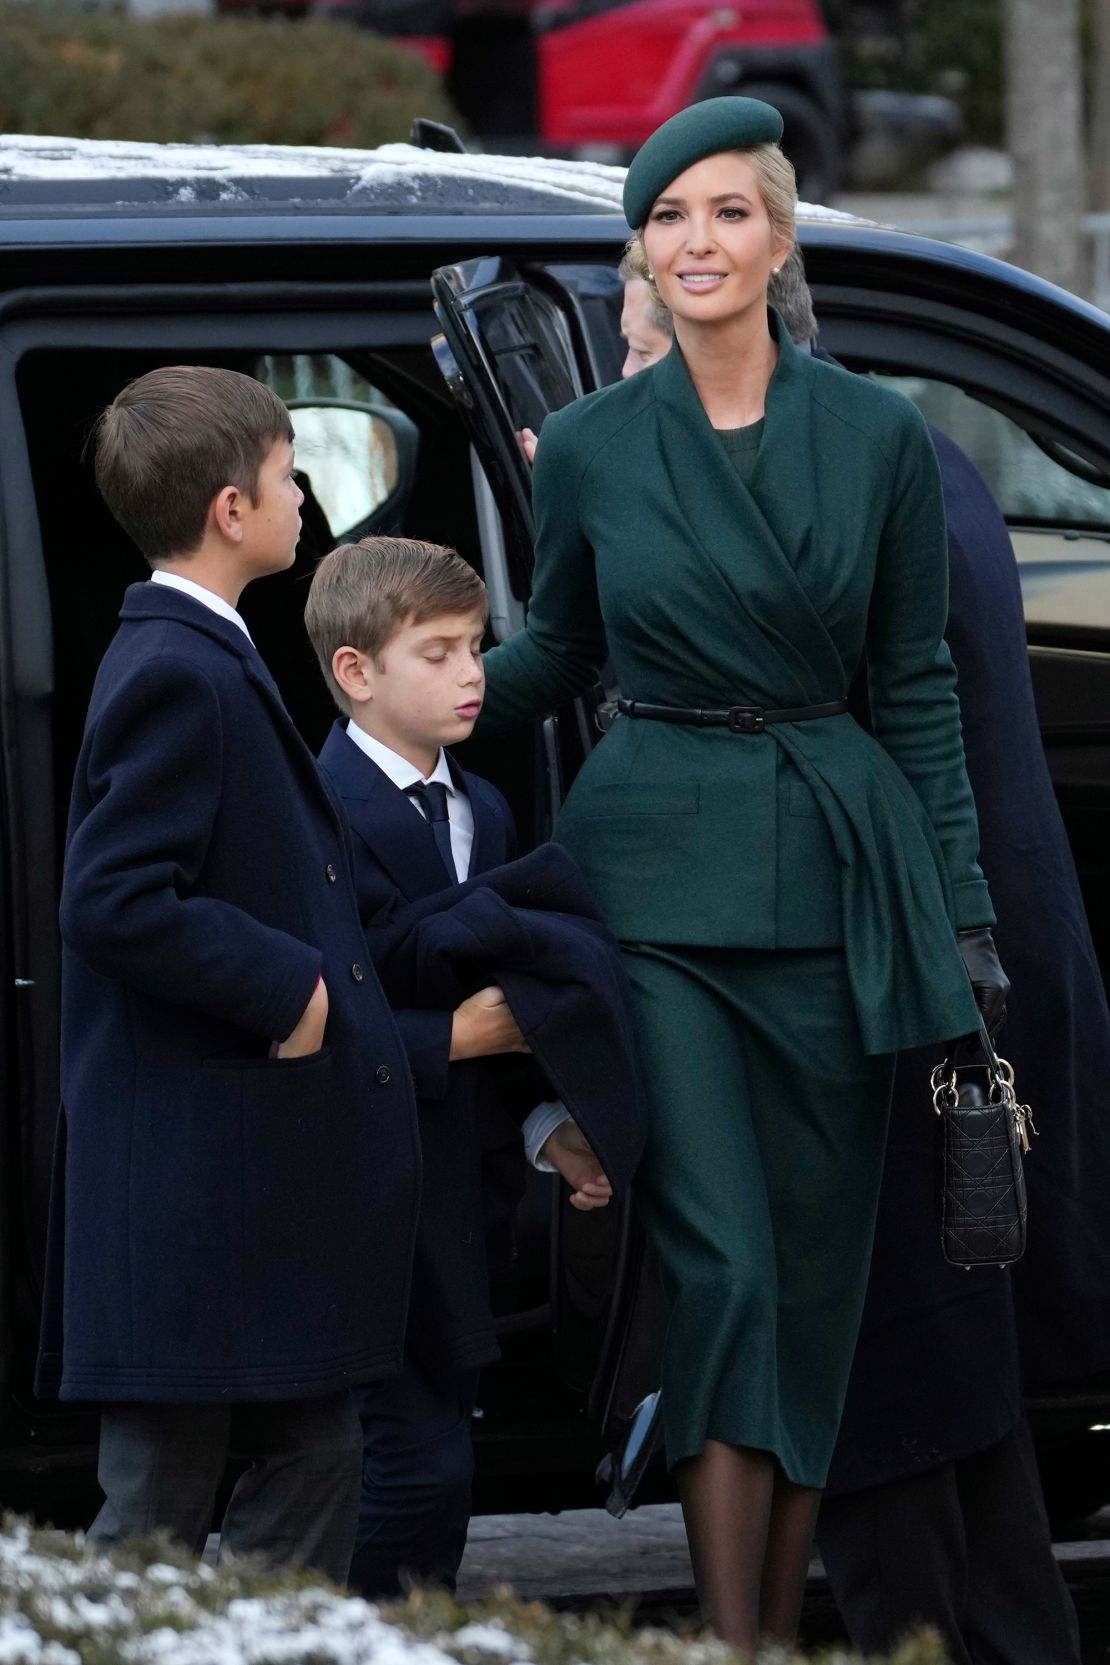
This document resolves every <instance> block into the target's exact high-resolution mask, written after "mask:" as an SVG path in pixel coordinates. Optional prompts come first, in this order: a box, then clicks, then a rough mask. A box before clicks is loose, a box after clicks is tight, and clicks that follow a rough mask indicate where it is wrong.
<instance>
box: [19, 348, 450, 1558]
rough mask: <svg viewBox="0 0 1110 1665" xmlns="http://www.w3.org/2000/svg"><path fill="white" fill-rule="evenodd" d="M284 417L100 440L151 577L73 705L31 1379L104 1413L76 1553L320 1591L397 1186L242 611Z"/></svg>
mask: <svg viewBox="0 0 1110 1665" xmlns="http://www.w3.org/2000/svg"><path fill="white" fill-rule="evenodd" d="M292 440H293V433H292V428H291V426H290V422H289V416H288V413H287V411H286V409H285V407H284V405H283V404H282V403H281V401H280V400H279V399H278V398H277V397H276V395H275V394H273V393H272V392H271V391H270V390H269V389H268V388H266V387H264V386H262V385H261V384H259V383H258V382H255V381H253V380H251V379H250V378H249V377H247V376H242V375H238V374H236V373H233V372H231V371H226V370H215V369H204V368H200V367H194V366H189V367H177V368H168V369H163V370H156V371H154V372H152V373H151V374H150V375H147V376H143V377H141V378H140V379H139V380H138V381H136V382H133V383H132V384H131V385H130V386H129V387H127V388H125V389H124V391H123V392H122V393H121V394H120V395H119V397H118V398H117V399H116V400H115V402H114V403H113V404H112V405H111V406H110V407H109V409H108V410H107V411H106V412H105V413H104V415H103V416H102V418H101V421H100V424H99V428H98V433H97V449H96V472H97V483H98V485H99V487H100V490H101V492H102V493H103V495H104V497H105V499H106V501H107V502H108V505H109V507H110V508H111V509H112V512H113V513H114V514H115V516H116V518H117V519H118V520H119V521H120V523H121V525H122V526H123V527H124V529H125V530H126V531H127V532H128V533H129V535H130V536H131V537H133V538H134V540H135V542H136V543H137V544H138V545H139V547H140V549H142V550H143V552H144V554H145V555H146V556H147V558H148V560H149V561H150V564H151V566H152V567H153V568H154V575H153V579H152V581H151V582H150V583H148V584H136V585H133V586H132V587H131V588H130V589H129V590H128V591H127V593H126V595H125V597H124V603H123V609H122V613H121V620H122V622H121V625H120V628H119V631H118V632H117V634H116V636H115V638H114V640H113V642H112V643H111V645H110V647H109V649H108V651H107V653H106V655H105V657H104V660H103V663H102V665H101V667H100V671H99V673H98V676H97V680H96V684H95V687H94V689H93V694H92V700H91V704H90V708H89V713H88V720H87V724H86V730H85V738H84V743H83V746H82V749H81V753H80V757H79V759H78V764H77V770H76V775H75V779H74V786H73V800H72V807H71V814H70V824H69V835H68V842H67V849H66V862H65V876H64V881H63V887H62V904H61V930H62V938H63V1015H62V1085H63V1099H64V1110H63V1116H62V1122H61V1127H60V1136H59V1141H58V1151H57V1159H56V1189H55V1194H54V1198H53V1206H52V1218H51V1235H52V1243H51V1256H50V1270H49V1274H48V1288H47V1299H46V1303H45V1315H44V1335H43V1346H42V1355H41V1359H40V1378H39V1379H40V1385H41V1386H42V1387H43V1388H48V1387H50V1386H54V1387H55V1388H57V1389H58V1391H60V1394H61V1397H62V1398H63V1399H81V1400H86V1399H92V1400H98V1399H99V1400H102V1401H104V1411H103V1420H102V1429H101V1444H100V1464H99V1475H100V1481H101V1485H102V1487H103V1489H104V1492H105V1494H106V1501H105V1503H104V1506H103V1508H102V1509H101V1511H100V1514H99V1515H98V1516H97V1519H96V1521H95V1523H94V1525H93V1527H92V1530H91V1536H92V1537H93V1538H95V1539H99V1540H100V1541H102V1542H114V1541H116V1540H118V1539H121V1538H125V1537H128V1536H130V1535H132V1534H135V1533H142V1532H149V1531H151V1530H153V1529H155V1528H159V1527H161V1528H165V1529H167V1530H168V1531H170V1532H171V1533H172V1534H173V1535H174V1536H175V1537H176V1538H178V1539H180V1540H181V1541H182V1542H184V1543H185V1544H186V1545H189V1546H191V1547H192V1548H193V1549H194V1550H197V1551H199V1550H200V1549H201V1548H202V1547H203V1544H204V1539H205V1536H206V1534H207V1532H208V1530H209V1527H210V1525H211V1521H212V1512H213V1504H214V1500H215V1495H216V1488H217V1486H218V1484H219V1482H220V1479H221V1476H222V1473H223V1470H224V1465H225V1460H226V1458H227V1455H228V1451H229V1448H231V1447H234V1449H235V1450H236V1451H242V1452H245V1453H246V1455H247V1456H248V1457H249V1458H250V1466H249V1468H248V1469H247V1472H246V1473H245V1474H244V1475H243V1476H242V1477H241V1478H240V1479H239V1481H238V1483H237V1485H236V1486H235V1489H234V1492H233V1494H232V1497H231V1502H230V1504H229V1506H228V1509H227V1512H226V1514H225V1517H224V1521H223V1537H222V1547H224V1548H227V1549H228V1550H230V1551H232V1552H245V1551H248V1550H250V1551H255V1552H258V1553H261V1554H263V1555H264V1556H266V1557H267V1558H268V1559H270V1560H271V1561H273V1562H279V1561H280V1562H301V1563H308V1564H311V1565H312V1566H314V1567H317V1568H319V1569H321V1570H322V1571H324V1572H326V1573H328V1574H330V1575H331V1576H332V1577H333V1578H335V1579H337V1580H340V1581H341V1580H342V1579H343V1578H344V1577H345V1575H346V1571H347V1566H348V1563H349V1560H350V1553H351V1546H352V1543H353V1539H354V1529H355V1521H356V1515H357V1505H358V1486H359V1469H360V1461H359V1457H360V1451H361V1434H360V1428H359V1422H358V1417H357V1414H356V1410H355V1406H354V1402H353V1399H352V1395H351V1388H352V1386H354V1385H357V1384H360V1383H363V1382H366V1381H368V1380H371V1379H373V1378H375V1377H377V1376H379V1375H382V1374H386V1373H388V1372H389V1371H391V1370H395V1369H396V1368H397V1367H398V1365H399V1363H400V1358H401V1351H402V1341H403V1332H404V1314H405V1305H406V1297H407V1285H408V1275H409V1265H410V1256H411V1247H412V1242H413V1236H414V1231H415V1220H416V1210H417V1200H418V1186H419V1146H418V1138H417V1130H416V1119H415V1101H414V1098H413V1094H412V1089H411V1082H410V1079H409V1073H408V1069H407V1064H406V1059H405V1053H404V1048H403V1045H402V1043H401V1040H400V1037H399V1036H398V1034H397V1030H396V1027H395V1025H394V1023H393V1019H392V1016H391V1014H390V1012H389V1009H388V1006H387V1005H386V1002H385V999H384V996H383V994H382V991H381V988H380V985H379V983H378V980H377V977H376V975H375V972H374V970H373V967H372V966H371V964H370V962H369V959H368V956H367V952H366V945H365V938H364V937H363V934H362V930H361V926H360V921H359V915H358V908H357V903H356V899H355V893H354V888H353V883H352V878H351V872H350V866H349V861H348V854H347V844H346V833H345V828H344V826H343V823H342V819H341V814H340V812H339V810H338V809H337V807H336V806H335V804H334V802H333V800H332V798H331V796H330V794H329V792H328V790H327V788H326V785H325V784H324V782H323V781H322V780H321V778H320V776H319V773H318V770H317V768H316V765H315V762H314V760H313V758H312V756H311V754H310V753H309V752H308V750H307V748H306V747H305V745H304V743H303V741H302V740H301V738H300V736H299V734H298V733H297V731H296V729H295V728H294V726H293V724H292V722H291V720H290V718H289V716H288V715H287V713H286V711H285V708H284V706H283V704H282V701H281V698H280V695H279V694H278V691H277V688H276V686H275V684H274V683H273V681H272V680H271V678H270V676H269V673H268V672H267V670H266V667H265V665H264V664H263V663H262V661H261V659H260V657H259V655H258V653H257V651H256V649H255V647H254V645H253V643H252V641H251V639H250V636H249V635H248V633H247V630H246V626H245V625H244V624H243V621H242V619H241V618H240V616H239V614H238V613H237V612H236V610H235V608H236V603H237V601H238V599H239V596H240V593H241V592H242V590H243V589H244V587H245V586H246V585H247V584H248V583H249V582H251V581H252V580H253V579H255V578H259V577H263V576H265V575H266V574H267V573H273V572H278V571H280V570H282V569H283V568H286V567H288V566H290V565H291V563H292V561H293V555H294V549H295V546H296V543H297V537H298V532H299V528H300V516H299V513H298V510H299V505H300V503H301V492H300V490H299V489H298V487H297V485H296V483H295V481H294V479H293V476H292V468H293V445H292Z"/></svg>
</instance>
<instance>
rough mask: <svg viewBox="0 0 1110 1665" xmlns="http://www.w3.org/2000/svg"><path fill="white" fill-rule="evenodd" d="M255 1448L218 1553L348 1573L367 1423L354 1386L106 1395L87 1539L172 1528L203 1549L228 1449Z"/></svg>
mask: <svg viewBox="0 0 1110 1665" xmlns="http://www.w3.org/2000/svg"><path fill="white" fill-rule="evenodd" d="M232 1450H234V1451H235V1452H236V1453H237V1454H240V1453H241V1454H242V1455H244V1456H246V1457H247V1458H248V1459H249V1465H250V1466H249V1467H248V1468H247V1469H246V1471H245V1473H243V1474H242V1475H240V1477H239V1479H238V1480H237V1481H236V1484H235V1488H234V1490H233V1492H232V1494H231V1499H230V1501H229V1503H228V1505H227V1509H226V1511H225V1513H224V1518H223V1524H222V1527H221V1529H220V1558H221V1560H222V1559H223V1558H224V1557H225V1556H228V1555H257V1556H260V1557H262V1559H263V1560H265V1561H266V1562H267V1564H268V1565H270V1566H275V1567H276V1566H304V1567H311V1568H313V1569H314V1570H315V1571H317V1572H322V1573H324V1574H326V1575H327V1577H329V1578H330V1579H332V1580H333V1581H334V1582H335V1583H336V1584H344V1583H345V1582H346V1579H347V1569H348V1567H349V1566H350V1564H351V1551H352V1550H353V1548H354V1542H355V1526H356V1524H357V1521H358V1499H359V1486H360V1482H361V1471H362V1429H361V1427H360V1424H359V1419H358V1413H357V1411H356V1409H355V1405H354V1400H353V1399H352V1397H351V1395H350V1394H349V1393H335V1394H328V1395H327V1396H326V1397H323V1398H317V1399H298V1400H290V1401H287V1402H285V1403H281V1404H272V1405H271V1404H251V1405H131V1404H112V1405H105V1407H104V1409H103V1411H102V1413H101V1422H100V1457H99V1464H98V1468H97V1477H98V1479H99V1481H100V1485H101V1489H102V1490H103V1492H104V1498H105V1501H104V1506H103V1508H102V1509H101V1511H100V1513H99V1514H98V1515H97V1517H96V1519H95V1520H94V1521H93V1523H92V1526H91V1527H90V1528H89V1533H88V1536H89V1539H90V1540H91V1541H93V1542H96V1543H100V1544H105V1545H109V1544H116V1543H120V1542H122V1541H123V1540H124V1539H126V1538H134V1537H141V1536H143V1535H144V1534H146V1533H149V1532H155V1531H159V1530H161V1531H165V1532H168V1533H169V1534H170V1536H171V1537H173V1538H176V1539H177V1540H178V1541H179V1542H180V1543H182V1544H184V1545H185V1547H186V1548H187V1549H191V1550H192V1551H193V1552H194V1554H196V1555H200V1554H201V1552H202V1551H203V1549H204V1543H205V1539H206V1538H207V1536H208V1533H209V1532H210V1531H211V1530H212V1528H213V1514H214V1510H215V1506H216V1492H217V1489H218V1487H219V1485H220V1481H221V1479H222V1478H223V1473H224V1468H225V1466H226V1463H227V1459H228V1455H229V1452H231V1451H232Z"/></svg>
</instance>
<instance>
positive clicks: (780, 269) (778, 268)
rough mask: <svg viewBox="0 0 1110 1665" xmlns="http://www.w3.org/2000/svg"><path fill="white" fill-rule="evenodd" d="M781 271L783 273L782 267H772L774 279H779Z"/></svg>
mask: <svg viewBox="0 0 1110 1665" xmlns="http://www.w3.org/2000/svg"><path fill="white" fill-rule="evenodd" d="M781 271H782V267H781V266H772V267H771V276H772V277H778V275H779V273H780V272H781Z"/></svg>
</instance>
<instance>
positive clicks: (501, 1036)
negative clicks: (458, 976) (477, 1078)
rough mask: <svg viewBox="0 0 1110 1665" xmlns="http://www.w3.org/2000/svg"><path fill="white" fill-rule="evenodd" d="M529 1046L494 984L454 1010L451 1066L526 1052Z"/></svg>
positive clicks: (480, 990) (450, 1054)
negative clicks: (461, 1061) (509, 1053)
mask: <svg viewBox="0 0 1110 1665" xmlns="http://www.w3.org/2000/svg"><path fill="white" fill-rule="evenodd" d="M530 1050H531V1049H530V1048H529V1045H528V1042H527V1041H526V1040H525V1039H524V1036H523V1035H522V1034H521V1032H520V1029H519V1028H518V1026H517V1021H516V1018H515V1017H514V1016H513V1014H512V1012H511V1011H510V1010H509V1005H508V1002H507V1001H506V999H505V996H504V995H503V994H502V992H501V990H500V989H499V988H498V987H497V985H496V984H494V985H492V986H491V987H490V988H488V989H479V990H478V993H477V994H472V995H471V996H470V998H469V999H468V1000H464V1001H463V1003H462V1005H461V1006H457V1007H456V1008H455V1013H454V1017H453V1019H452V1022H451V1051H450V1053H449V1054H448V1056H449V1058H450V1061H451V1063H453V1064H456V1063H458V1062H459V1061H460V1060H461V1059H463V1058H490V1057H492V1056H493V1055H494V1054H495V1053H498V1052H528V1051H530Z"/></svg>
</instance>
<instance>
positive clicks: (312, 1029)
mask: <svg viewBox="0 0 1110 1665" xmlns="http://www.w3.org/2000/svg"><path fill="white" fill-rule="evenodd" d="M327 1022H328V990H327V985H326V984H325V982H324V979H323V978H322V977H321V978H320V981H319V982H318V983H317V985H316V987H315V988H314V989H313V991H312V999H311V1000H310V1001H309V1003H308V1005H307V1006H306V1007H305V1009H304V1011H303V1013H302V1014H301V1021H300V1022H299V1023H298V1025H297V1027H296V1028H295V1029H294V1031H293V1033H292V1034H291V1035H287V1036H286V1038H285V1040H283V1041H278V1042H277V1043H276V1044H275V1045H274V1046H273V1047H271V1049H270V1056H271V1058H307V1057H308V1056H309V1054H310V1053H313V1052H319V1050H320V1048H321V1047H322V1046H323V1044H324V1030H325V1029H326V1027H327Z"/></svg>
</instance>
